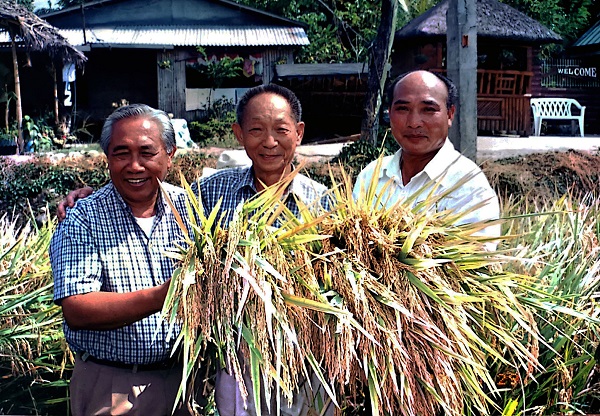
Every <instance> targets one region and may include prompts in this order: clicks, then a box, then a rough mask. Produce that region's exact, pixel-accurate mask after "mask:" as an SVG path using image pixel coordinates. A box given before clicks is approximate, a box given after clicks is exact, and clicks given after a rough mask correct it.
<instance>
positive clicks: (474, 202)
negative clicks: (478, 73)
mask: <svg viewBox="0 0 600 416" xmlns="http://www.w3.org/2000/svg"><path fill="white" fill-rule="evenodd" d="M388 98H389V103H390V107H389V114H390V126H391V130H392V135H393V136H394V138H395V139H396V141H397V142H398V144H399V145H400V150H398V151H397V152H396V153H395V154H394V155H393V156H387V157H385V158H384V159H383V163H382V165H381V170H380V171H379V172H376V164H377V162H376V161H374V162H372V163H370V164H369V165H368V166H367V167H366V168H365V169H364V170H363V171H362V172H361V173H360V174H359V175H358V178H357V180H356V184H355V186H354V192H353V193H354V197H355V198H358V196H359V195H360V191H361V188H363V189H364V188H366V187H367V186H368V185H369V183H370V182H371V180H372V178H373V176H374V175H376V174H378V175H379V178H378V182H377V190H378V192H385V194H384V195H383V198H381V201H382V204H383V205H384V206H387V207H389V206H391V205H393V204H394V203H396V202H397V201H399V200H401V199H405V198H408V197H410V196H412V195H414V194H416V193H418V192H420V194H419V196H417V197H416V198H415V199H414V202H413V204H415V203H417V202H419V201H421V200H422V199H424V198H426V196H427V194H428V192H427V191H423V190H427V189H434V194H436V195H439V194H441V193H443V192H446V191H448V190H449V189H453V188H454V189H453V191H452V192H450V193H449V194H448V195H447V196H445V197H443V198H442V199H441V200H440V201H439V202H438V203H437V204H436V208H437V210H438V211H442V210H446V209H450V210H453V211H454V212H456V213H458V212H462V213H464V215H463V216H462V217H461V218H460V219H459V220H458V222H457V225H460V224H466V223H472V222H476V221H483V220H494V219H497V218H498V217H499V215H500V207H499V202H498V197H497V195H496V193H495V192H494V191H493V189H492V188H491V186H490V184H489V182H488V181H487V179H486V177H485V175H484V174H483V172H482V171H481V169H480V168H479V167H478V166H477V165H476V164H475V163H473V162H472V161H471V160H469V159H468V158H466V157H464V156H462V155H461V154H460V153H459V152H457V151H456V150H455V149H454V146H453V145H452V143H451V142H450V140H449V139H448V129H449V128H450V126H451V125H452V120H453V119H454V113H455V105H454V103H455V102H456V99H457V90H456V87H455V86H454V84H453V83H452V82H451V81H450V80H449V79H447V78H445V77H443V76H440V75H438V74H434V73H431V72H428V71H414V72H409V73H407V74H404V75H401V76H399V77H398V78H397V79H396V80H394V82H393V83H392V85H391V86H390V89H389V91H388ZM463 178H465V179H464V180H465V183H463V184H460V185H459V186H457V184H458V183H459V181H461V180H463ZM390 181H393V184H392V185H391V186H388V187H387V188H384V187H385V186H386V184H388V182H390ZM478 234H480V235H485V236H490V237H495V236H499V235H500V226H499V225H491V226H489V227H486V228H485V229H483V230H482V231H481V232H479V233H478ZM490 248H493V247H490Z"/></svg>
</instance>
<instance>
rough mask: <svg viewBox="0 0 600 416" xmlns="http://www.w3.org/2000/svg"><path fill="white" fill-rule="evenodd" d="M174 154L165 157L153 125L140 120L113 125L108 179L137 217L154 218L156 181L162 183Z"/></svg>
mask: <svg viewBox="0 0 600 416" xmlns="http://www.w3.org/2000/svg"><path fill="white" fill-rule="evenodd" d="M174 153H175V150H173V151H172V152H171V154H169V153H167V150H166V149H165V146H164V144H163V141H162V138H161V127H160V126H159V125H158V124H157V123H156V122H155V121H152V120H150V119H148V118H146V117H144V116H140V117H132V118H126V119H123V120H119V121H117V122H116V123H114V124H113V131H112V136H111V139H110V145H109V146H108V154H107V158H108V169H109V171H110V178H111V179H112V181H113V183H114V185H115V187H116V188H117V191H119V194H121V196H122V197H123V199H124V200H125V202H127V204H128V205H129V206H130V207H131V209H132V211H133V214H134V215H135V216H136V217H150V216H152V215H154V205H155V203H156V198H157V195H158V188H159V185H158V179H160V180H161V181H162V180H164V178H165V176H166V175H167V171H168V170H169V168H170V167H171V158H172V156H173V154H174Z"/></svg>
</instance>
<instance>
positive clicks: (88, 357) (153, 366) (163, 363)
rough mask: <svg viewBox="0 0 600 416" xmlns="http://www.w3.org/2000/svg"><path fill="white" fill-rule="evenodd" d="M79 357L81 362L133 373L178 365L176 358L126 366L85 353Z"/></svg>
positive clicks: (168, 368)
mask: <svg viewBox="0 0 600 416" xmlns="http://www.w3.org/2000/svg"><path fill="white" fill-rule="evenodd" d="M80 357H81V361H83V362H87V361H89V362H91V363H94V364H99V365H105V366H108V367H114V368H122V369H124V370H131V371H133V372H134V373H135V372H138V371H160V370H170V369H171V368H173V367H175V366H176V365H177V364H179V363H180V361H179V360H178V359H177V357H170V358H168V359H166V360H164V361H159V362H156V363H150V364H127V363H121V362H118V361H110V360H101V359H100V358H96V357H92V356H91V355H90V354H88V353H87V352H84V353H81V354H80Z"/></svg>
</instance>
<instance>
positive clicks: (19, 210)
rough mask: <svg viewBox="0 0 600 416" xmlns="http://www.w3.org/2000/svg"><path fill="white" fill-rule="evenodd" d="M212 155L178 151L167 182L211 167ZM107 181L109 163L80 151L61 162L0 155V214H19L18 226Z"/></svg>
mask: <svg viewBox="0 0 600 416" xmlns="http://www.w3.org/2000/svg"><path fill="white" fill-rule="evenodd" d="M214 165H215V160H214V158H209V157H208V156H206V155H205V154H203V153H196V152H187V153H183V154H179V153H178V154H177V155H176V156H175V158H174V159H173V168H172V169H171V171H170V172H169V175H168V176H167V178H166V181H167V182H170V183H173V184H179V182H180V176H179V172H183V173H184V175H185V177H186V179H187V180H188V181H189V182H192V181H194V180H196V179H197V178H198V177H199V176H200V175H201V174H202V168H203V167H205V166H210V167H214ZM109 180H110V176H109V173H108V165H107V163H106V158H105V157H104V156H103V155H97V156H95V155H94V153H93V152H82V155H81V156H79V157H65V158H63V159H61V160H60V161H56V160H54V161H53V160H50V159H48V158H43V157H35V158H33V159H32V160H31V161H29V162H23V163H19V164H16V163H15V162H13V161H12V160H11V159H7V158H0V216H1V215H2V214H9V215H11V216H13V215H14V216H18V217H19V218H18V223H19V225H23V224H24V223H25V222H27V220H28V215H32V216H33V217H34V218H38V217H40V216H42V215H44V214H45V213H46V210H47V209H49V211H50V212H52V213H53V212H55V211H56V206H57V205H58V203H59V202H60V200H62V199H63V198H64V197H65V195H67V194H68V193H69V192H70V191H72V190H74V189H77V188H81V187H84V186H91V187H92V188H94V189H98V188H100V187H102V186H104V185H105V184H106V183H108V181H109Z"/></svg>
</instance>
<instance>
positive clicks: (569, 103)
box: [531, 98, 585, 137]
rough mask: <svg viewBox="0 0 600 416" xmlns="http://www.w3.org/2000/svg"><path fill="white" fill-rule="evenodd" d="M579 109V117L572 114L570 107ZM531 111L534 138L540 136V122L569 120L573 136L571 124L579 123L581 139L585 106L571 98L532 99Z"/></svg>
mask: <svg viewBox="0 0 600 416" xmlns="http://www.w3.org/2000/svg"><path fill="white" fill-rule="evenodd" d="M573 106H574V107H577V108H578V109H579V115H575V114H573V112H572V111H571V109H572V107H573ZM531 110H532V111H533V126H534V129H535V134H534V135H535V136H539V135H540V131H541V129H542V120H571V121H572V124H571V126H572V127H571V132H572V134H575V129H574V124H573V122H575V121H579V133H580V134H581V137H583V116H584V115H585V106H582V105H581V104H579V103H578V102H577V100H574V99H572V98H532V99H531Z"/></svg>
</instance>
